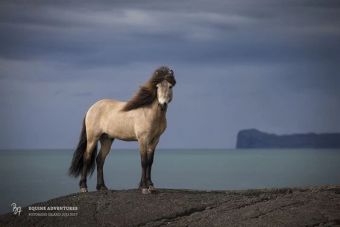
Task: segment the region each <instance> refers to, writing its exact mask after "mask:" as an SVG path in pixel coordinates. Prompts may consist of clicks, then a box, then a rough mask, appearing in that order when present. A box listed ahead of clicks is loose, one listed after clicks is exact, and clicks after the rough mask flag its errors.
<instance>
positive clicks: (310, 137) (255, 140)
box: [236, 129, 340, 148]
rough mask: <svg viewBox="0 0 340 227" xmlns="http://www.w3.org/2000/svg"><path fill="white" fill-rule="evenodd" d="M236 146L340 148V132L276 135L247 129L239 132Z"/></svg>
mask: <svg viewBox="0 0 340 227" xmlns="http://www.w3.org/2000/svg"><path fill="white" fill-rule="evenodd" d="M236 148H340V133H323V134H315V133H308V134H292V135H275V134H269V133H265V132H261V131H259V130H256V129H246V130H241V131H240V132H239V133H238V135H237V143H236Z"/></svg>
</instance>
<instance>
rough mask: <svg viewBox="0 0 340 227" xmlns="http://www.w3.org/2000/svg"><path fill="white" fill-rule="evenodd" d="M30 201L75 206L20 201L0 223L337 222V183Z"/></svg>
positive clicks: (132, 192) (85, 195)
mask: <svg viewBox="0 0 340 227" xmlns="http://www.w3.org/2000/svg"><path fill="white" fill-rule="evenodd" d="M32 206H34V207H38V208H39V207H45V208H46V209H48V208H50V207H64V206H65V207H77V209H78V210H75V211H70V210H63V211H51V210H45V211H44V210H42V211H32V210H28V209H29V207H24V208H22V212H21V213H20V216H18V215H14V213H8V214H4V215H1V216H0V226H63V227H64V226H67V227H70V226H195V227H196V226H340V186H323V187H309V188H281V189H263V190H244V191H191V190H168V189H159V190H158V191H157V192H156V193H154V194H149V195H143V194H141V191H140V190H121V191H106V192H89V193H77V194H71V195H68V196H64V197H59V198H56V199H52V200H49V201H47V202H43V203H37V204H34V205H32ZM32 206H30V207H32ZM39 209H41V208H39ZM63 209H67V208H63ZM38 213H39V215H44V216H37V215H38ZM33 215H34V216H33ZM52 215H54V216H52ZM55 215H60V216H55ZM64 215H67V216H64Z"/></svg>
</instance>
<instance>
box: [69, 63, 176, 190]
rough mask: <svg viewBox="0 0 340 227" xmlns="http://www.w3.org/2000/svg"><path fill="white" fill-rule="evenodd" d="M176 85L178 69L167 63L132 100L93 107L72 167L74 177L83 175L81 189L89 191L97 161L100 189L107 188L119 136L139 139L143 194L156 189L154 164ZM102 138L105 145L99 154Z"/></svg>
mask: <svg viewBox="0 0 340 227" xmlns="http://www.w3.org/2000/svg"><path fill="white" fill-rule="evenodd" d="M175 85H176V80H175V77H174V72H173V71H172V70H171V69H169V68H168V67H164V66H163V67H160V68H158V69H157V70H155V71H154V73H153V74H152V76H151V77H150V79H149V80H148V81H147V82H146V83H145V84H144V85H142V86H141V87H140V89H139V91H138V92H137V93H136V94H135V96H134V97H132V98H131V99H130V100H129V101H128V102H120V101H116V100H108V99H103V100H100V101H98V102H96V103H95V104H94V105H93V106H91V107H90V109H89V110H88V111H87V113H86V115H85V117H84V121H83V128H82V130H81V134H80V138H79V143H78V147H77V149H76V150H75V152H74V154H73V159H72V162H71V166H70V168H69V175H70V176H73V177H78V176H79V175H80V182H79V186H80V192H87V191H88V190H87V184H86V177H87V175H90V176H91V175H92V173H93V172H94V169H95V161H96V163H97V190H107V187H106V186H105V183H104V176H103V166H104V162H105V158H106V155H107V154H108V153H109V151H110V149H111V145H112V142H113V141H114V140H115V139H119V140H124V141H138V144H139V151H140V156H141V165H142V177H141V180H140V183H139V187H140V188H141V189H142V193H143V194H147V193H151V192H152V191H153V190H154V185H153V183H152V180H151V167H152V163H153V157H154V153H155V148H156V146H157V144H158V141H159V138H160V136H161V135H162V133H163V132H164V131H165V129H166V126H167V122H166V111H167V108H168V104H169V103H170V102H171V100H172V96H173V92H172V88H173V86H175ZM98 141H99V142H100V144H101V148H100V151H99V154H98V155H97V145H98Z"/></svg>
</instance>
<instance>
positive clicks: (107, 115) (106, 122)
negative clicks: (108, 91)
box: [85, 99, 136, 140]
mask: <svg viewBox="0 0 340 227" xmlns="http://www.w3.org/2000/svg"><path fill="white" fill-rule="evenodd" d="M125 104H126V103H125V102H120V101H117V100H111V99H102V100H99V101H98V102H96V103H95V104H93V105H92V106H91V107H90V108H89V110H88V112H87V114H86V119H85V124H86V127H88V128H89V130H90V131H91V132H90V133H93V136H97V137H98V136H100V135H102V134H103V133H106V134H108V135H109V136H110V137H112V138H117V139H121V140H136V138H135V137H136V135H135V132H134V125H133V119H132V118H131V117H130V116H129V115H130V114H129V113H127V112H124V111H122V109H123V107H124V105H125Z"/></svg>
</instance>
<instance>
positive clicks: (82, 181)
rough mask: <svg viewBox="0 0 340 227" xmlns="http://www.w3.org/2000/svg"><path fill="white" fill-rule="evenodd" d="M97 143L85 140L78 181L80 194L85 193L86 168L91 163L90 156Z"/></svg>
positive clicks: (96, 141)
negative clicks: (85, 144)
mask: <svg viewBox="0 0 340 227" xmlns="http://www.w3.org/2000/svg"><path fill="white" fill-rule="evenodd" d="M97 143H98V140H87V146H86V151H85V153H84V159H83V168H82V171H81V178H80V181H79V186H80V192H87V184H86V181H87V179H86V175H87V174H88V172H89V170H88V167H89V165H90V162H91V155H92V152H93V151H94V149H96V146H97Z"/></svg>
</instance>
